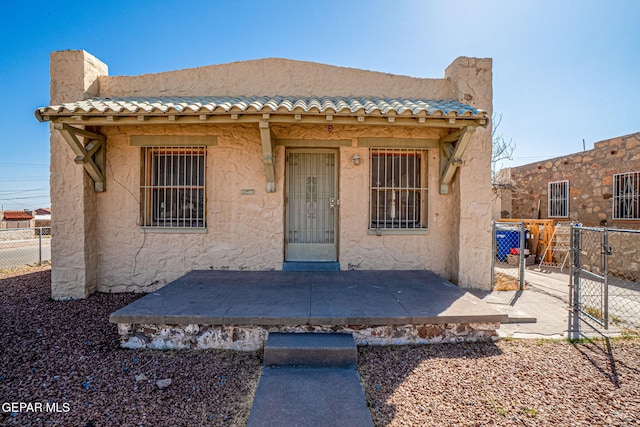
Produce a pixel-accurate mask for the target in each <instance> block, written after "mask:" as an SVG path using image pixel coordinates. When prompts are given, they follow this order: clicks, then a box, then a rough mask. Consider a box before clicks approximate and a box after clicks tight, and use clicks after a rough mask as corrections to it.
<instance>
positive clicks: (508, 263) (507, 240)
mask: <svg viewBox="0 0 640 427" xmlns="http://www.w3.org/2000/svg"><path fill="white" fill-rule="evenodd" d="M526 238H527V230H526V229H525V224H524V222H520V223H515V222H497V221H494V222H493V240H494V244H493V257H492V263H491V270H492V278H493V283H492V285H493V289H494V290H523V289H524V287H525V280H524V277H525V266H526V265H529V264H532V263H533V261H534V259H533V257H529V250H528V249H526Z"/></svg>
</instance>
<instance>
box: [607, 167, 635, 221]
mask: <svg viewBox="0 0 640 427" xmlns="http://www.w3.org/2000/svg"><path fill="white" fill-rule="evenodd" d="M613 219H640V172H629V173H618V174H614V175H613Z"/></svg>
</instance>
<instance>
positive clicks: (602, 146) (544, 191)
mask: <svg viewBox="0 0 640 427" xmlns="http://www.w3.org/2000/svg"><path fill="white" fill-rule="evenodd" d="M500 176H501V182H502V183H508V184H509V185H508V187H510V188H509V189H507V190H502V193H503V197H502V198H501V202H502V209H501V210H502V213H503V215H502V216H503V217H504V216H505V215H506V216H509V217H511V218H542V219H546V218H551V219H555V220H558V221H575V222H579V223H581V224H582V225H584V226H589V227H600V226H606V227H617V228H629V229H640V132H639V133H634V134H631V135H625V136H620V137H616V138H611V139H607V140H604V141H600V142H597V143H595V144H594V148H593V149H592V150H587V151H582V152H579V153H575V154H570V155H567V156H562V157H557V158H555V159H550V160H544V161H541V162H537V163H531V164H528V165H524V166H518V167H514V168H510V169H508V170H504V171H502V173H501V175H500Z"/></svg>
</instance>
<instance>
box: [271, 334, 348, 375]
mask: <svg viewBox="0 0 640 427" xmlns="http://www.w3.org/2000/svg"><path fill="white" fill-rule="evenodd" d="M357 364H358V350H357V347H356V343H355V341H354V339H353V336H352V335H351V334H334V333H326V334H323V333H309V334H305V333H298V334H294V333H281V332H273V333H270V334H269V337H268V338H267V342H266V343H265V346H264V365H265V366H298V367H302V366H305V367H315V368H321V367H334V368H355V367H356V366H357Z"/></svg>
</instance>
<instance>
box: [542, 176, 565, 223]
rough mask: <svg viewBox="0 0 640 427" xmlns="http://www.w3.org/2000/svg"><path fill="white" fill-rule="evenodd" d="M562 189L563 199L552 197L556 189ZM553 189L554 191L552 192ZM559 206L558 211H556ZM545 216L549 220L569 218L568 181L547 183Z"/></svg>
mask: <svg viewBox="0 0 640 427" xmlns="http://www.w3.org/2000/svg"><path fill="white" fill-rule="evenodd" d="M562 188H564V197H562V195H560V197H557V196H556V197H554V194H557V193H556V192H555V191H557V189H562ZM554 189H555V190H554ZM558 206H560V209H558ZM547 216H548V217H549V218H569V180H568V179H565V180H561V181H550V182H548V183H547Z"/></svg>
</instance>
